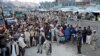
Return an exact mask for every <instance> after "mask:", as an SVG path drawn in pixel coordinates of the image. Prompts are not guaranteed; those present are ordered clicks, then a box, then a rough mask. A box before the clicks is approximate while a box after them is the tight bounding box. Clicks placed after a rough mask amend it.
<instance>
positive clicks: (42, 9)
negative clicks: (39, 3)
mask: <svg viewBox="0 0 100 56" xmlns="http://www.w3.org/2000/svg"><path fill="white" fill-rule="evenodd" d="M38 11H48V10H47V9H38Z"/></svg>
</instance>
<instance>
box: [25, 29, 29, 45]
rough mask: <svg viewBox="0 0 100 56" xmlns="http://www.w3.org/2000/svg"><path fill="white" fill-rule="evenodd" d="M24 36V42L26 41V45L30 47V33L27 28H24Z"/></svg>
mask: <svg viewBox="0 0 100 56" xmlns="http://www.w3.org/2000/svg"><path fill="white" fill-rule="evenodd" d="M24 36H25V42H26V44H27V46H28V47H30V33H29V31H28V29H27V30H25V32H24Z"/></svg>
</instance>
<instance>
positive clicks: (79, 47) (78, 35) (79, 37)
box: [77, 31, 82, 54]
mask: <svg viewBox="0 0 100 56" xmlns="http://www.w3.org/2000/svg"><path fill="white" fill-rule="evenodd" d="M81 47H82V35H81V32H80V31H79V32H78V34H77V50H78V54H81Z"/></svg>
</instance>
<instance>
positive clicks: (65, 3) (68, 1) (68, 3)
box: [56, 0, 75, 6]
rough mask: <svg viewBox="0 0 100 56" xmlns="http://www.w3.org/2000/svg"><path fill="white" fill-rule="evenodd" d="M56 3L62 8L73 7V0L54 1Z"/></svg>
mask: <svg viewBox="0 0 100 56" xmlns="http://www.w3.org/2000/svg"><path fill="white" fill-rule="evenodd" d="M56 3H58V4H61V5H62V6H74V5H75V0H56Z"/></svg>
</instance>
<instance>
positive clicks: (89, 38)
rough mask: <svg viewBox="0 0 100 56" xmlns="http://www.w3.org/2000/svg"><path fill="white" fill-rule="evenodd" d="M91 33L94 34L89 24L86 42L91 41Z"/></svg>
mask: <svg viewBox="0 0 100 56" xmlns="http://www.w3.org/2000/svg"><path fill="white" fill-rule="evenodd" d="M91 35H92V30H91V28H90V26H88V29H87V39H86V43H87V44H90V43H91Z"/></svg>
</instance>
